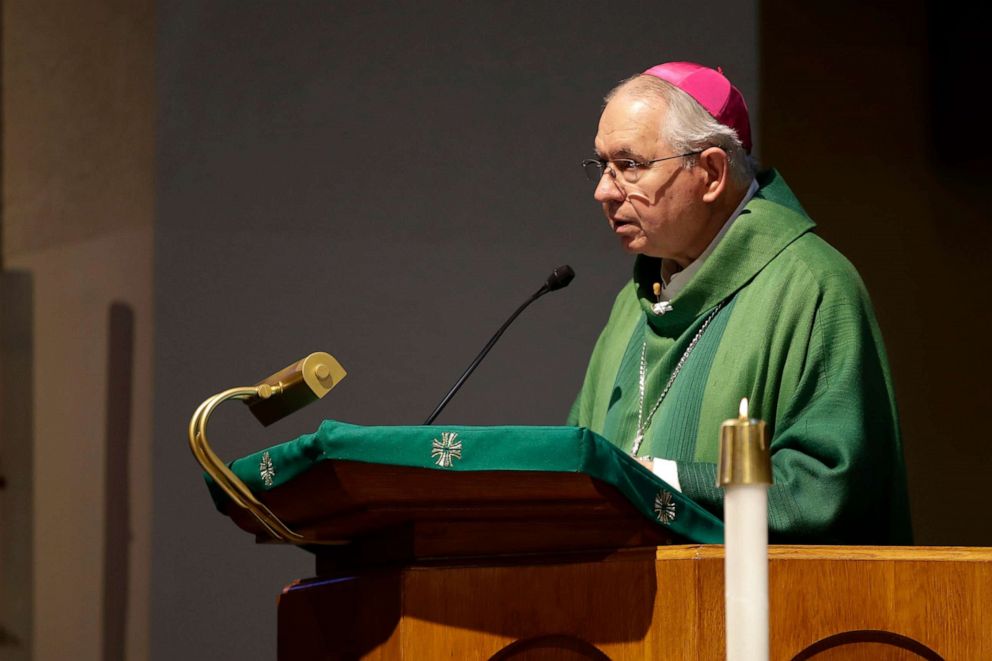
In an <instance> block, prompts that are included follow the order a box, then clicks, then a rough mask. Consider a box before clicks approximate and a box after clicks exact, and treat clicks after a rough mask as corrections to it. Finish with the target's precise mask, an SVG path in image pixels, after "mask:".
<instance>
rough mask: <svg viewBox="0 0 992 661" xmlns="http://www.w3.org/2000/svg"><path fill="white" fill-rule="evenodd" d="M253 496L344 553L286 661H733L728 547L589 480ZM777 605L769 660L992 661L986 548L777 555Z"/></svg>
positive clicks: (290, 488)
mask: <svg viewBox="0 0 992 661" xmlns="http://www.w3.org/2000/svg"><path fill="white" fill-rule="evenodd" d="M260 498H261V500H263V502H264V503H265V504H266V505H267V506H268V507H269V508H270V509H271V510H272V511H273V512H276V513H277V514H278V515H279V516H280V518H282V520H283V521H284V522H286V523H287V525H289V526H290V527H292V528H294V529H295V530H298V531H300V532H302V533H304V534H305V535H307V536H308V537H309V538H311V539H320V540H323V541H327V542H331V543H327V544H320V545H314V546H312V547H310V550H312V551H313V552H314V553H315V556H316V576H315V577H314V578H307V579H301V580H298V581H295V582H294V583H293V584H291V585H289V586H287V587H286V588H285V589H284V591H283V593H282V594H281V596H280V598H279V611H278V612H279V616H278V617H279V624H278V627H279V642H278V645H279V659H281V660H282V661H291V660H303V659H306V660H308V661H312V660H315V659H359V658H361V659H428V660H433V659H617V660H619V659H675V660H683V659H722V658H724V606H723V549H722V547H721V546H718V545H685V544H680V542H681V541H682V540H679V539H676V538H674V537H673V536H672V535H671V534H669V533H667V532H666V530H665V529H664V528H662V527H661V526H658V525H656V524H654V523H652V522H651V521H649V520H648V519H647V518H646V517H645V516H644V515H643V514H642V513H641V512H639V511H637V510H636V509H635V508H634V507H632V506H631V505H630V503H628V502H627V501H626V500H625V498H624V497H623V496H622V495H621V494H620V493H619V492H618V490H617V489H615V488H614V487H612V486H610V485H608V484H605V483H603V482H601V481H599V480H597V479H595V478H592V477H590V476H588V475H585V474H583V473H552V472H539V471H531V472H506V471H503V472H500V471H491V472H487V471H481V472H443V471H436V470H430V469H427V468H417V467H402V466H393V465H388V464H373V463H361V462H355V461H338V460H335V461H322V462H321V463H319V464H317V465H316V466H315V467H314V468H313V469H311V470H309V471H308V472H306V473H304V474H303V475H301V476H299V477H297V478H296V479H294V480H292V481H291V482H289V483H287V484H285V485H283V486H280V487H279V488H276V489H274V490H272V491H269V492H267V493H265V494H262V495H260ZM226 513H228V514H229V515H230V516H231V517H232V518H233V519H234V520H235V521H236V522H237V523H238V525H239V526H241V527H242V528H244V529H245V530H248V531H250V532H253V533H255V534H257V535H259V539H260V541H263V540H265V539H267V535H265V533H264V530H263V529H262V527H261V526H260V525H259V524H258V523H257V522H256V521H255V520H254V519H253V518H252V517H251V516H250V515H249V514H247V513H246V512H245V511H243V510H238V509H235V508H233V507H229V508H227V509H226ZM769 588H770V609H771V615H770V621H771V654H772V658H773V659H785V660H789V659H816V660H817V661H826V660H828V659H872V660H880V659H968V660H970V659H992V614H990V610H992V549H968V548H892V547H825V546H773V547H771V549H770V567H769Z"/></svg>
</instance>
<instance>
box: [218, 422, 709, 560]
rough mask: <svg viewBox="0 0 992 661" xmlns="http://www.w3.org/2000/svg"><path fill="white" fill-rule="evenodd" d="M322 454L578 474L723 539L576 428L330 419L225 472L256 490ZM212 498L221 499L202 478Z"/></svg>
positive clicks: (680, 501)
mask: <svg viewBox="0 0 992 661" xmlns="http://www.w3.org/2000/svg"><path fill="white" fill-rule="evenodd" d="M325 460H341V461H359V462H365V463H372V464H391V465H394V466H411V467H416V468H428V469H433V470H438V471H458V472H472V471H548V472H559V473H584V474H586V475H589V476H591V477H594V478H597V479H599V480H601V481H603V482H606V483H607V484H610V485H612V486H614V487H616V488H617V489H618V490H619V491H620V492H621V493H622V494H623V495H624V496H626V498H627V499H628V500H629V501H630V502H631V504H633V505H634V507H635V508H636V509H637V510H638V511H640V512H641V514H643V515H644V516H645V517H647V518H648V519H650V520H652V521H654V522H655V523H656V524H658V525H663V526H665V527H667V528H669V529H670V530H672V531H673V532H674V533H676V534H678V535H681V536H682V537H685V538H686V539H687V540H689V541H691V542H697V543H703V544H719V543H722V542H723V523H722V522H721V521H720V520H719V519H717V518H716V517H715V516H713V515H712V514H710V513H709V512H707V511H706V510H704V509H703V508H702V507H700V506H699V505H697V504H696V503H695V502H693V501H692V500H690V499H689V498H686V497H685V496H683V495H682V494H681V493H679V492H678V491H676V490H675V489H673V488H672V487H670V486H669V485H668V484H667V483H665V482H664V481H662V480H661V479H659V478H658V477H656V476H655V475H654V474H652V473H651V472H650V471H648V470H647V469H645V468H643V467H642V466H641V465H640V464H638V463H637V462H636V461H635V460H634V459H632V458H631V457H630V456H628V455H627V454H625V453H624V452H623V451H621V450H619V449H618V448H617V447H616V446H614V445H613V444H611V443H610V442H609V441H607V440H606V439H604V438H602V437H601V436H599V435H597V434H594V433H593V432H591V431H589V430H588V429H585V428H582V427H464V426H443V427H442V426H433V427H363V426H359V425H352V424H348V423H344V422H337V421H334V420H327V421H325V422H324V423H322V424H321V425H320V427H319V428H318V429H317V431H316V433H313V434H304V435H303V436H300V437H299V438H297V439H295V440H292V441H288V442H286V443H282V444H281V445H277V446H275V447H272V448H269V449H267V450H263V451H260V452H256V453H254V454H251V455H248V456H246V457H242V458H241V459H237V460H235V461H234V462H232V463H231V464H230V466H231V470H233V471H234V474H235V475H237V476H238V477H239V478H241V480H243V481H244V482H245V484H247V485H248V487H249V488H250V489H251V490H252V491H253V492H255V493H262V492H265V491H268V490H269V489H275V488H276V487H279V486H280V485H283V484H286V483H287V482H290V481H291V480H293V479H294V478H296V477H297V476H299V475H301V474H302V473H304V472H306V471H307V470H309V469H310V468H312V467H313V466H315V465H316V464H317V463H318V462H321V461H325ZM207 483H208V486H209V488H210V493H211V495H212V496H213V498H214V502H215V503H216V504H217V506H218V507H221V506H222V505H223V504H225V503H226V502H227V496H226V495H225V494H224V492H223V491H222V490H221V489H220V488H219V487H218V486H217V485H216V484H215V483H214V482H213V480H211V479H210V478H209V476H208V477H207Z"/></svg>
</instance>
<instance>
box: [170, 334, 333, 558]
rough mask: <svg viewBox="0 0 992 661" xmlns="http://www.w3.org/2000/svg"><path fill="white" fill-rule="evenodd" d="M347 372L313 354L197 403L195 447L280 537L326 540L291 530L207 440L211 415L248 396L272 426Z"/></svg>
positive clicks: (238, 499)
mask: <svg viewBox="0 0 992 661" xmlns="http://www.w3.org/2000/svg"><path fill="white" fill-rule="evenodd" d="M345 376H346V372H345V371H344V369H343V368H342V367H341V364H340V363H339V362H338V361H337V360H336V359H335V358H334V357H333V356H332V355H330V354H328V353H324V352H316V353H312V354H310V355H309V356H307V357H306V358H304V359H303V360H300V361H297V362H295V363H293V364H292V365H290V366H289V367H287V368H285V369H283V370H280V371H279V372H276V373H275V374H273V375H272V376H270V377H267V378H266V379H265V380H263V381H262V382H261V383H259V384H258V385H255V386H246V387H242V388H231V389H229V390H225V391H224V392H222V393H218V394H216V395H214V396H213V397H210V398H209V399H207V400H206V401H205V402H203V403H202V404H200V406H199V407H197V409H196V412H195V413H193V417H192V419H190V421H189V447H190V449H191V450H192V451H193V456H194V457H196V460H197V461H198V462H199V463H200V466H202V467H203V470H205V471H206V472H207V474H208V475H210V477H212V478H213V479H214V481H215V482H216V483H217V486H219V487H220V488H221V489H222V490H223V491H224V493H226V494H227V495H228V496H229V497H230V498H231V500H233V501H234V502H235V503H236V504H237V505H238V506H240V507H242V508H244V509H246V510H248V511H249V512H251V514H252V515H253V516H254V517H255V518H256V519H258V522H259V523H261V524H262V526H263V527H264V528H265V529H266V530H267V531H268V532H269V534H270V535H272V536H273V537H275V538H276V539H281V540H284V541H287V542H290V543H292V544H302V543H315V544H317V543H321V542H319V541H318V540H313V539H307V538H305V537H304V536H303V535H301V534H299V533H297V532H295V531H293V530H290V529H289V528H288V527H287V526H286V525H285V524H284V523H283V522H282V521H280V520H279V517H277V516H276V515H275V514H273V513H272V510H270V509H269V508H268V507H266V506H265V504H264V503H263V502H261V501H260V500H258V498H256V497H255V495H254V494H253V493H252V492H251V489H249V488H248V485H246V484H245V483H244V482H242V481H241V479H240V478H239V477H238V476H237V475H235V474H234V472H233V471H232V470H231V469H230V468H228V467H227V464H225V463H224V462H223V461H221V459H220V457H218V456H217V455H216V454H215V453H214V451H213V450H212V449H211V448H210V444H209V443H207V419H208V418H209V417H210V414H211V413H213V411H214V409H216V408H217V407H218V406H219V405H220V404H221V403H222V402H226V401H227V400H229V399H240V400H244V401H245V403H247V404H248V406H249V408H250V409H251V412H252V414H254V416H255V417H256V418H258V420H259V422H261V423H262V424H264V425H269V424H271V423H273V422H275V421H276V420H279V419H280V418H282V417H284V416H286V415H289V414H290V413H292V412H293V411H296V410H297V409H299V408H302V407H304V406H306V405H307V404H309V403H310V402H313V401H316V400H318V399H320V398H321V397H323V396H324V395H326V394H327V393H328V392H329V391H330V390H331V389H332V388H333V387H334V386H336V385H337V384H338V382H339V381H341V379H343V378H344V377H345Z"/></svg>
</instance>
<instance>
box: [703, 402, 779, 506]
mask: <svg viewBox="0 0 992 661" xmlns="http://www.w3.org/2000/svg"><path fill="white" fill-rule="evenodd" d="M771 483H772V462H771V453H770V452H769V448H768V431H767V429H766V428H765V421H764V420H756V419H754V418H749V417H748V402H747V398H746V397H745V398H744V399H742V400H741V406H740V416H739V417H737V418H736V419H734V420H727V421H726V422H724V423H723V424H722V425H720V457H719V459H718V460H717V465H716V486H718V487H726V486H728V485H732V484H771Z"/></svg>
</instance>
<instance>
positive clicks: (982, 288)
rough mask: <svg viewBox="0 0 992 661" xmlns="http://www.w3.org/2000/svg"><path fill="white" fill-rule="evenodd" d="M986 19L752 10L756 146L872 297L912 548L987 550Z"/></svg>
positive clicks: (886, 11)
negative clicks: (896, 425)
mask: <svg viewBox="0 0 992 661" xmlns="http://www.w3.org/2000/svg"><path fill="white" fill-rule="evenodd" d="M988 19H989V10H988V9H987V8H983V6H979V5H976V6H969V5H966V4H965V3H963V2H939V3H938V2H922V1H921V0H914V1H910V2H898V3H896V2H873V3H861V2H852V1H847V0H841V1H839V2H831V3H792V2H788V1H786V0H764V1H763V2H762V3H761V21H760V23H761V35H762V36H761V69H760V71H761V80H762V84H761V100H762V104H761V106H762V122H761V136H762V148H763V150H764V154H765V157H766V160H767V161H768V162H769V163H771V164H774V165H775V166H777V167H779V168H780V169H781V170H782V171H783V173H784V174H785V177H786V179H787V180H788V181H789V182H790V184H791V185H792V186H793V188H794V190H795V191H796V193H797V194H798V195H799V198H800V199H801V200H802V201H803V204H804V205H805V207H806V209H807V211H809V213H810V215H812V216H813V218H814V219H815V220H816V221H817V222H818V223H819V229H818V231H819V232H820V234H821V235H822V236H824V237H826V238H827V240H828V241H830V242H831V243H833V244H834V245H836V246H837V247H838V248H840V250H841V251H842V252H843V253H844V254H845V255H847V256H848V258H850V259H851V261H852V262H854V264H855V265H856V266H857V267H858V270H859V271H860V272H861V274H862V276H863V278H864V280H865V282H866V284H867V285H868V288H869V290H870V292H871V294H872V298H873V301H874V303H875V309H876V312H877V314H878V318H879V323H880V325H881V327H882V332H883V333H884V335H885V339H886V344H887V346H888V351H889V359H890V362H891V364H892V372H893V376H894V379H895V385H896V395H897V399H898V401H899V404H900V418H901V422H902V429H903V444H904V448H905V454H906V462H907V468H908V471H909V483H910V497H911V501H912V513H913V523H914V529H915V534H916V542H917V543H918V544H928V545H976V546H979V545H981V546H984V545H989V544H992V519H990V518H989V516H988V514H987V513H986V512H985V510H986V506H985V501H986V500H987V499H988V497H987V495H986V494H985V489H984V486H985V485H984V476H987V475H988V474H989V473H990V472H992V450H990V449H989V443H988V441H987V439H986V438H985V436H986V433H985V431H984V423H985V417H986V415H987V410H988V402H989V401H990V399H992V386H990V383H989V379H988V378H987V374H988V371H989V368H990V367H992V348H990V343H989V340H988V337H989V331H988V329H989V327H990V323H992V314H990V310H989V307H988V304H987V302H988V294H987V290H988V287H989V284H990V283H992V260H990V259H989V256H990V250H989V245H990V239H992V225H990V222H989V221H990V213H989V210H988V202H987V199H988V194H989V180H990V176H992V163H990V161H989V159H988V157H987V150H986V148H985V147H984V146H983V145H981V142H982V139H981V138H980V137H979V135H980V133H981V132H982V127H984V125H985V124H986V123H987V117H986V115H987V113H986V110H985V106H984V105H983V104H982V103H981V102H979V101H978V96H977V93H976V90H978V89H980V88H981V87H982V86H984V84H985V79H986V78H987V76H988V71H989V64H990V58H989V56H988V55H987V53H985V52H984V50H985V49H984V46H983V45H982V44H984V42H985V41H986V37H985V35H984V31H985V29H986V26H987V25H988V24H989V21H988Z"/></svg>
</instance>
